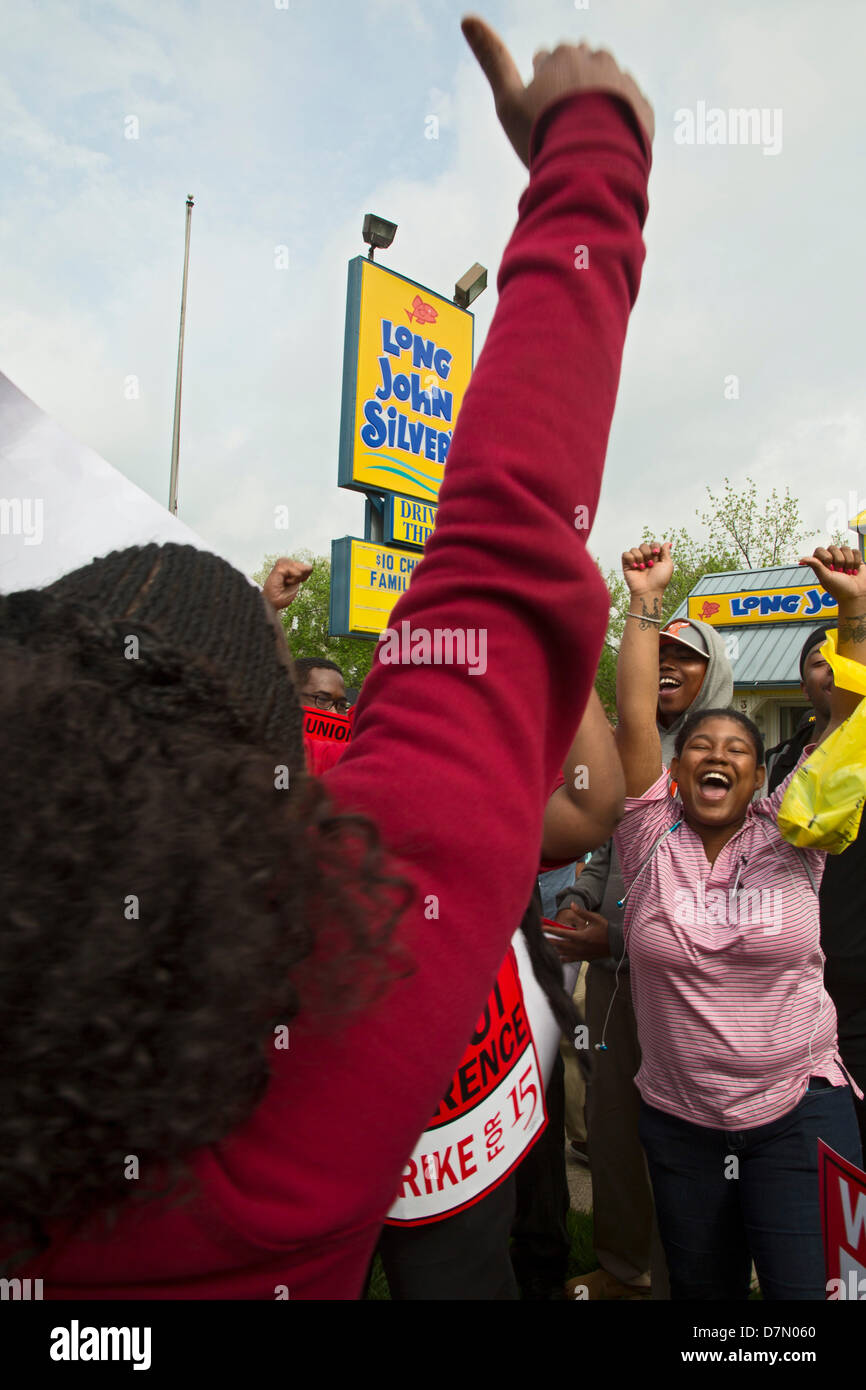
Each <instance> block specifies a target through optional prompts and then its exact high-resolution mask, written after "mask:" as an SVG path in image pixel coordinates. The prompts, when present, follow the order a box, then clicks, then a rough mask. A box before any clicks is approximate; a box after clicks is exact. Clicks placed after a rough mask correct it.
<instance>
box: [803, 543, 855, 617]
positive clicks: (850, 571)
mask: <svg viewBox="0 0 866 1390" xmlns="http://www.w3.org/2000/svg"><path fill="white" fill-rule="evenodd" d="M800 564H801V565H811V567H812V569H813V570H814V571H815V574H816V576H817V577H818V579H819V580H820V582H821V584H822V585H823V587H824V588H825V589H826V590H827V593H828V594H832V595H833V597H834V599H835V600H836V602H837V603H838V605H839V608H840V610H841V609H843V608H848V607H850V606H851V605H852V604H853V605H858V604H859V607H860V609H861V610H862V611H863V612H864V613H866V564H864V563H863V558H862V556H861V555H860V554H859V552H858V551H856V550H853V549H852V548H851V546H849V545H831V546H829V547H825V546H823V545H819V546H817V547H816V548H815V553H814V555H809V556H807V557H806V558H805V559H802V560H801V561H800Z"/></svg>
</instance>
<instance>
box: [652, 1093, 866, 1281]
mask: <svg viewBox="0 0 866 1390" xmlns="http://www.w3.org/2000/svg"><path fill="white" fill-rule="evenodd" d="M639 1128H640V1138H641V1143H642V1144H643V1146H644V1150H645V1151H646V1156H647V1161H648V1163H649V1169H650V1176H651V1178H652V1185H653V1192H654V1195H655V1203H656V1212H657V1214H658V1222H659V1228H660V1230H661V1237H662V1243H663V1245H664V1247H665V1253H666V1254H667V1259H668V1267H669V1270H670V1281H671V1297H672V1298H673V1299H745V1298H748V1295H749V1275H750V1268H751V1262H752V1260H754V1262H755V1266H756V1268H757V1271H758V1279H759V1282H760V1285H761V1293H762V1294H763V1297H764V1298H765V1299H772V1300H775V1299H814V1300H819V1299H820V1300H824V1299H825V1298H826V1297H827V1294H826V1287H825V1273H824V1250H823V1243H822V1239H821V1212H820V1206H819V1201H818V1139H819V1138H821V1139H823V1140H824V1142H825V1143H826V1144H829V1146H830V1147H831V1148H832V1149H835V1150H836V1152H837V1153H839V1154H841V1155H842V1157H843V1158H847V1159H848V1160H849V1161H850V1162H852V1163H856V1164H857V1165H858V1166H859V1165H860V1164H861V1163H862V1156H861V1151H860V1135H859V1132H858V1128H857V1120H856V1117H855V1113H854V1105H853V1101H852V1096H851V1091H850V1089H849V1088H848V1087H847V1086H845V1087H833V1086H830V1084H829V1082H826V1081H825V1080H824V1079H823V1078H820V1077H813V1078H812V1081H811V1083H810V1088H809V1090H808V1091H807V1092H806V1094H805V1095H804V1097H803V1099H802V1100H801V1101H800V1103H799V1105H796V1106H795V1107H794V1109H793V1110H789V1111H788V1113H787V1114H786V1115H782V1116H781V1117H780V1119H778V1120H773V1121H772V1123H770V1124H766V1125H758V1126H757V1127H756V1128H755V1129H747V1130H736V1131H729V1130H720V1129H706V1128H704V1126H702V1125H694V1124H690V1123H689V1122H688V1121H686V1120H681V1119H678V1118H677V1117H676V1116H675V1115H668V1114H667V1113H665V1112H664V1111H661V1110H656V1109H654V1107H653V1106H650V1105H647V1104H646V1102H645V1101H641V1107H640V1125H639Z"/></svg>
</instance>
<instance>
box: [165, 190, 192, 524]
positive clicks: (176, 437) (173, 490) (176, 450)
mask: <svg viewBox="0 0 866 1390" xmlns="http://www.w3.org/2000/svg"><path fill="white" fill-rule="evenodd" d="M192 209H193V197H192V194H191V193H190V194H189V195H188V197H187V200H186V238H185V242H184V248H183V288H182V289H181V294H180V333H179V335H178V343H177V379H176V381H175V387H174V430H173V431H172V437H171V481H170V482H169V485H168V509H169V511H170V512H171V513H172V515H173V516H177V472H178V464H179V455H180V388H181V378H182V376H183V330H184V325H185V323H186V280H187V273H188V271H189V228H190V220H191V218H192Z"/></svg>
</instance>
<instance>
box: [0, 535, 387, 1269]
mask: <svg viewBox="0 0 866 1390" xmlns="http://www.w3.org/2000/svg"><path fill="white" fill-rule="evenodd" d="M0 725H2V727H3V729H4V731H5V734H6V756H5V768H4V777H3V779H2V784H0V785H2V791H0V844H2V846H3V850H2V862H0V1050H2V1056H3V1060H4V1066H3V1068H2V1075H0V1218H2V1222H3V1226H4V1229H3V1245H4V1250H6V1251H9V1250H11V1251H12V1252H13V1253H12V1255H11V1257H10V1259H8V1260H7V1261H6V1262H5V1264H4V1266H3V1267H4V1268H10V1267H11V1266H12V1265H13V1264H17V1263H18V1262H19V1261H20V1260H22V1259H28V1258H31V1257H32V1256H33V1255H34V1254H36V1253H37V1252H38V1251H39V1250H40V1249H42V1248H44V1247H45V1246H46V1245H47V1244H48V1243H49V1234H48V1229H49V1228H50V1226H51V1224H52V1223H54V1222H56V1221H58V1220H60V1219H64V1220H65V1219H72V1220H73V1221H74V1222H80V1221H84V1220H86V1219H87V1218H89V1217H91V1216H92V1215H94V1214H96V1213H105V1212H109V1213H110V1212H111V1211H114V1210H116V1209H117V1208H118V1207H119V1206H120V1205H121V1204H122V1203H124V1202H126V1201H128V1200H130V1198H131V1196H132V1195H133V1194H136V1195H140V1196H142V1197H147V1196H152V1195H153V1194H154V1193H156V1192H167V1191H172V1192H173V1193H175V1194H180V1196H181V1197H182V1196H183V1195H184V1174H185V1173H187V1172H188V1165H187V1162H186V1160H187V1159H188V1156H189V1155H191V1154H192V1152H193V1151H194V1150H196V1149H198V1148H200V1147H201V1146H203V1145H207V1144H211V1143H214V1142H216V1141H218V1140H219V1139H220V1138H222V1137H223V1136H225V1135H226V1134H227V1133H229V1132H230V1131H231V1130H233V1129H234V1128H235V1127H236V1126H237V1125H239V1124H240V1123H241V1121H242V1120H243V1119H244V1118H245V1117H246V1116H248V1115H249V1114H250V1112H251V1111H252V1110H253V1109H254V1108H255V1106H256V1104H257V1103H258V1102H259V1100H260V1099H261V1097H262V1095H263V1093H264V1091H265V1088H266V1086H267V1083H268V1078H269V1074H270V1069H271V1063H272V1062H273V1060H274V1049H275V1043H276V1040H277V1035H278V1034H279V1033H280V1031H281V1030H282V1029H283V1028H284V1027H285V1026H287V1025H289V1024H291V1022H292V1021H293V1020H294V1019H295V1018H296V1016H297V1015H298V1012H299V1010H301V1009H302V1008H303V1009H304V1010H305V1011H306V1010H307V1009H312V1010H313V1011H314V1012H316V1013H317V1014H320V1015H321V1014H322V1013H323V1012H327V1011H328V1010H330V1011H331V1012H332V1013H333V1014H334V1015H335V1016H336V1020H337V1021H338V1020H339V1019H340V1018H342V1017H343V1016H345V1015H346V1013H347V1012H348V1011H349V1010H351V1009H352V1008H354V1007H356V1006H358V1005H360V1004H362V1003H364V1002H366V1001H367V1000H369V998H371V997H372V996H373V994H375V993H376V992H378V991H379V990H381V989H382V988H384V987H386V986H387V984H388V982H389V981H390V980H392V979H394V978H395V977H396V976H397V975H398V974H401V973H405V971H406V969H407V968H409V967H408V966H407V962H406V959H405V958H404V956H403V955H401V954H400V953H399V952H398V951H397V948H396V946H395V943H394V939H393V934H394V928H395V926H396V923H397V921H398V919H399V917H400V916H401V914H402V912H403V911H404V910H405V908H406V907H407V906H408V903H409V900H410V898H411V896H412V893H411V889H410V887H409V885H408V883H407V882H406V881H405V880H403V879H402V878H401V877H400V876H399V875H398V874H396V873H394V872H392V871H391V868H390V866H389V865H387V864H386V862H385V858H384V854H383V850H382V847H381V844H380V841H379V836H378V831H377V830H376V828H375V827H374V826H373V824H372V823H371V822H369V821H367V820H366V819H365V818H364V817H361V816H353V815H345V814H340V813H338V812H337V811H336V810H335V809H334V808H333V806H332V805H331V803H330V801H329V798H328V796H327V793H326V791H325V788H324V786H323V785H322V784H321V783H319V782H317V781H316V780H315V779H313V778H309V777H307V775H306V773H305V771H304V767H303V751H302V736H301V727H302V725H301V711H300V705H299V703H298V700H297V697H296V695H295V692H294V689H293V686H292V682H291V680H290V677H289V673H288V670H287V669H285V668H284V667H283V666H281V665H280V661H279V655H278V652H277V648H276V643H275V635H274V631H273V629H272V627H271V625H270V624H269V622H268V617H267V612H266V609H265V606H264V601H263V600H262V598H261V595H260V594H259V593H258V592H257V591H256V589H255V588H254V587H253V586H251V585H250V584H249V583H248V582H247V581H246V580H245V579H244V577H243V576H242V575H240V574H239V573H238V572H237V571H234V570H232V569H231V567H230V566H228V565H226V564H225V563H224V562H222V561H219V560H217V559H216V557H214V556H210V555H207V554H205V553H204V552H199V551H195V550H192V549H191V548H189V547H179V546H167V547H156V546H151V547H144V548H136V549H135V550H130V551H124V552H119V553H118V554H116V555H114V556H109V557H108V558H107V559H106V560H103V561H98V562H95V564H94V565H92V566H88V567H87V568H86V569H85V570H82V571H79V572H77V574H76V575H73V576H69V577H68V578H67V579H66V580H63V581H61V582H60V583H58V584H57V585H55V586H52V588H51V589H49V590H43V591H39V592H35V591H29V592H23V593H18V594H11V595H9V596H7V597H5V598H0ZM132 1156H134V1157H135V1158H136V1159H137V1161H138V1172H139V1175H140V1181H139V1182H131V1181H129V1180H128V1177H127V1176H126V1170H127V1166H128V1161H129V1159H130V1158H131V1157H132Z"/></svg>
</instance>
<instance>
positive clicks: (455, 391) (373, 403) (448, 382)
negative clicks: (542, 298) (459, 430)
mask: <svg viewBox="0 0 866 1390" xmlns="http://www.w3.org/2000/svg"><path fill="white" fill-rule="evenodd" d="M474 327H475V320H474V318H473V316H472V314H470V313H469V312H468V310H466V309H460V308H458V306H457V305H456V304H452V303H451V301H450V300H448V299H443V298H442V297H441V295H438V294H434V293H433V292H432V290H428V289H426V288H425V287H424V286H423V285H418V284H417V283H416V282H415V281H414V280H408V279H406V277H405V276H403V275H397V274H395V272H394V271H393V270H387V269H386V268H385V267H384V266H381V265H378V264H376V262H375V261H370V260H368V259H367V258H366V257H364V256H357V257H356V258H355V259H354V260H352V261H350V262H349V288H348V296H347V301H346V337H345V346H344V352H343V403H342V416H341V421H340V459H339V473H338V483H339V486H340V487H348V488H354V489H356V490H359V491H364V492H375V493H392V492H396V493H400V494H401V495H402V496H404V497H410V498H416V499H418V500H419V501H422V502H435V501H436V498H437V497H438V495H439V486H440V484H441V482H442V474H443V472H444V470H445V460H446V459H447V457H448V449H449V447H450V445H451V437H452V435H453V433H454V424H455V421H456V419H457V414H458V411H459V410H460V406H461V404H462V401H463V396H464V394H465V391H466V387H467V386H468V384H469V377H470V375H471V373H472V351H473V338H474Z"/></svg>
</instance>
